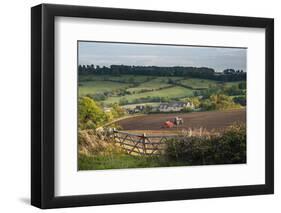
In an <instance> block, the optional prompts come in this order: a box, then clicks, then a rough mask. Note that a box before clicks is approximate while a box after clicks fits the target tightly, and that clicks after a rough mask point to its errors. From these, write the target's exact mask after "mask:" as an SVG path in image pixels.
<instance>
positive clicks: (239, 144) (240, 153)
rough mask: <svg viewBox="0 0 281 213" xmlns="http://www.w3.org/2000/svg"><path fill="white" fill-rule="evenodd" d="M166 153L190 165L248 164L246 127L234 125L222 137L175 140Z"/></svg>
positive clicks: (171, 141)
mask: <svg viewBox="0 0 281 213" xmlns="http://www.w3.org/2000/svg"><path fill="white" fill-rule="evenodd" d="M165 153H166V156H167V157H168V158H169V159H171V160H177V161H184V162H187V163H189V164H190V165H210V164H237V163H246V126H245V124H236V125H233V126H231V127H229V128H227V129H226V130H225V132H224V133H223V134H222V135H220V136H203V137H195V136H194V137H181V138H174V139H172V140H170V141H169V142H168V143H167V148H166V152H165Z"/></svg>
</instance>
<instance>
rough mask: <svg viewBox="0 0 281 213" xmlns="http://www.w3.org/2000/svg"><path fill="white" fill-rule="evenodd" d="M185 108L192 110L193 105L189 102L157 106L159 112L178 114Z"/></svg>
mask: <svg viewBox="0 0 281 213" xmlns="http://www.w3.org/2000/svg"><path fill="white" fill-rule="evenodd" d="M185 107H191V108H193V104H192V103H191V102H171V103H161V104H160V105H159V111H160V112H179V111H181V110H183V109H184V108H185Z"/></svg>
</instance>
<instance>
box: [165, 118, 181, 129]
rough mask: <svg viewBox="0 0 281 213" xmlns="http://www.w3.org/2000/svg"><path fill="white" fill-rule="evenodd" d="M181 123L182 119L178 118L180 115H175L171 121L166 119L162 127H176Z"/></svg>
mask: <svg viewBox="0 0 281 213" xmlns="http://www.w3.org/2000/svg"><path fill="white" fill-rule="evenodd" d="M182 124H183V119H182V118H180V117H175V118H174V119H173V121H169V120H167V121H166V122H165V123H164V126H163V127H164V128H173V127H178V126H180V125H182Z"/></svg>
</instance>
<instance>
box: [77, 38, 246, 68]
mask: <svg viewBox="0 0 281 213" xmlns="http://www.w3.org/2000/svg"><path fill="white" fill-rule="evenodd" d="M246 56H247V49H246V48H229V47H227V48H226V47H202V46H197V47H196V46H173V45H152V44H132V43H107V42H92V41H91V42H86V41H79V42H78V63H79V64H80V65H88V64H89V65H90V64H94V65H99V66H110V65H113V64H114V65H121V64H123V65H135V66H193V67H209V68H213V69H214V70H215V71H216V72H221V71H223V70H224V69H227V68H232V69H235V70H237V69H239V70H241V69H242V70H244V71H246V64H247V57H246Z"/></svg>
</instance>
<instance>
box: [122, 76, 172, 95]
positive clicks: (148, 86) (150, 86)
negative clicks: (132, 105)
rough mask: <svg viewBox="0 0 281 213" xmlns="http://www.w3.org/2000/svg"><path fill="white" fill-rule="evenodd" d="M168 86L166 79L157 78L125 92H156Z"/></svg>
mask: <svg viewBox="0 0 281 213" xmlns="http://www.w3.org/2000/svg"><path fill="white" fill-rule="evenodd" d="M168 86H171V85H170V84H168V79H167V78H161V77H157V78H154V79H152V80H150V81H146V82H144V83H142V84H140V85H138V86H136V87H132V88H129V89H127V90H128V91H130V92H141V91H142V90H157V89H159V88H164V87H168Z"/></svg>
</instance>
